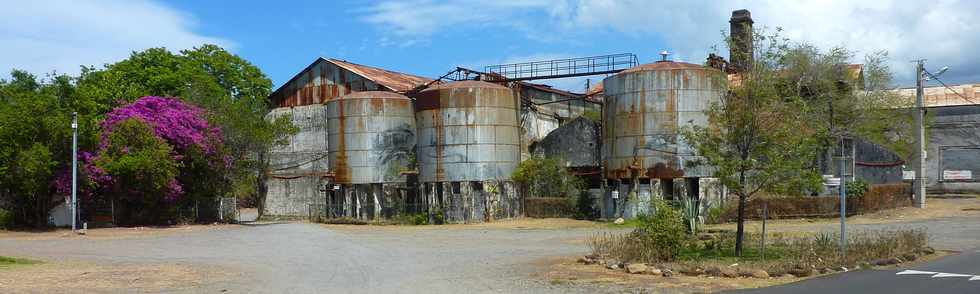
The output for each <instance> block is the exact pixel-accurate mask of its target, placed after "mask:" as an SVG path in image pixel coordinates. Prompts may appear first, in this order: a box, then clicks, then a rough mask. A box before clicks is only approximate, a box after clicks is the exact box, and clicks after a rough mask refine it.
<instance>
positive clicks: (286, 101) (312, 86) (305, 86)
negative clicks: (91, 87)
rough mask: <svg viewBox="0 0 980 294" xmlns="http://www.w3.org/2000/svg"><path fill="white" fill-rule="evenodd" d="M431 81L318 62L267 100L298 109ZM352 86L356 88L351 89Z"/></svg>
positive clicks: (348, 64)
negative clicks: (317, 79)
mask: <svg viewBox="0 0 980 294" xmlns="http://www.w3.org/2000/svg"><path fill="white" fill-rule="evenodd" d="M331 66H332V67H331ZM328 67H329V68H328ZM332 69H335V70H332ZM333 73H336V74H335V75H334V74H333ZM346 73H350V75H348V74H346ZM317 76H319V78H320V81H319V83H316V80H315V77H317ZM328 81H332V83H330V82H328ZM369 81H370V82H373V83H374V84H376V86H375V87H373V89H369V88H368V87H367V84H368V82H369ZM431 81H432V80H431V79H428V78H424V77H420V76H415V75H411V74H405V73H399V72H394V71H390V70H386V69H381V68H376V67H371V66H366V65H360V64H356V63H351V62H347V61H343V60H337V59H323V58H319V59H317V60H316V61H314V62H313V64H310V65H309V66H308V67H307V68H306V69H304V70H303V71H302V72H300V73H299V74H297V75H296V76H294V77H293V78H292V79H290V80H289V81H288V82H286V83H285V84H284V85H283V86H281V87H279V89H277V90H276V91H275V92H273V93H272V94H271V95H269V100H270V101H271V102H272V104H273V105H276V106H277V107H292V106H302V105H310V104H317V103H326V102H327V101H329V100H331V99H334V98H337V97H339V96H342V95H346V94H350V93H351V92H357V91H369V90H389V91H395V92H406V91H408V90H411V89H413V88H415V87H416V86H418V85H422V84H425V83H428V82H431ZM352 85H353V86H360V87H359V88H354V87H352ZM382 88H383V89H382Z"/></svg>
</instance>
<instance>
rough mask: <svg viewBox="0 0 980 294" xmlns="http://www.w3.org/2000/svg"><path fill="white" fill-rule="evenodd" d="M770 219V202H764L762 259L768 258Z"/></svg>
mask: <svg viewBox="0 0 980 294" xmlns="http://www.w3.org/2000/svg"><path fill="white" fill-rule="evenodd" d="M767 219H769V203H768V202H762V252H761V254H762V260H763V261H765V260H766V220H767Z"/></svg>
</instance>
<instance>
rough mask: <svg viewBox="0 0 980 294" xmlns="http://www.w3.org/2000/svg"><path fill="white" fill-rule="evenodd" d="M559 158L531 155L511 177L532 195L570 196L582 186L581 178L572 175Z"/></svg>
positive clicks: (575, 193) (576, 192)
mask: <svg viewBox="0 0 980 294" xmlns="http://www.w3.org/2000/svg"><path fill="white" fill-rule="evenodd" d="M561 162H562V160H561V159H556V158H541V157H531V158H530V159H528V160H525V161H523V162H521V164H520V165H518V166H517V169H516V170H514V175H513V176H512V179H513V180H514V181H516V182H517V183H519V184H521V185H522V186H523V187H524V188H525V189H527V192H528V195H529V196H533V197H572V196H575V195H578V193H579V190H580V189H581V188H582V187H583V186H584V182H583V181H582V179H579V178H578V177H576V176H574V175H572V174H571V173H570V172H568V170H567V169H565V167H564V166H562V164H561Z"/></svg>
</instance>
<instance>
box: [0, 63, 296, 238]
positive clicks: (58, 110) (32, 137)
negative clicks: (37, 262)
mask: <svg viewBox="0 0 980 294" xmlns="http://www.w3.org/2000/svg"><path fill="white" fill-rule="evenodd" d="M11 77H12V78H11V79H10V80H0V205H3V206H4V207H2V208H4V209H7V210H8V211H10V212H11V213H13V215H14V222H15V225H16V226H34V227H42V226H45V225H47V220H48V216H47V213H48V211H50V210H51V208H53V207H54V206H55V205H57V204H58V203H64V196H66V194H65V193H64V192H65V189H60V188H59V185H56V184H52V183H54V182H55V180H56V179H57V178H59V177H61V178H63V177H64V175H65V174H70V173H69V172H68V171H69V167H70V163H71V129H70V128H69V127H68V126H69V125H70V122H71V116H72V112H77V113H78V125H79V127H78V131H79V137H78V138H79V144H78V147H79V150H80V151H81V152H80V153H81V155H80V158H79V159H80V162H79V163H80V165H83V164H87V163H92V162H88V161H87V160H89V159H95V158H93V157H89V156H87V154H92V153H96V151H98V149H99V148H101V146H102V142H100V141H101V139H102V138H104V137H105V134H104V133H105V132H104V131H105V130H104V127H105V126H104V123H103V122H104V120H106V118H107V116H108V115H109V113H110V112H112V111H113V110H114V109H120V108H124V107H125V106H127V105H131V104H133V103H134V102H136V101H137V100H139V99H140V98H142V97H146V96H160V97H179V99H180V100H181V101H182V102H184V103H187V104H189V105H193V106H195V107H197V108H200V109H202V111H201V112H200V113H195V115H193V116H188V117H195V118H198V119H201V120H205V121H206V122H207V123H208V124H209V125H210V126H212V127H214V128H215V129H218V130H220V132H219V133H217V136H215V137H214V138H211V139H215V140H220V141H221V142H222V143H223V144H222V146H223V147H222V148H220V150H217V151H220V152H219V153H220V156H219V158H220V159H221V161H222V162H226V163H228V166H227V167H222V168H221V169H215V168H213V167H217V166H216V165H209V163H208V162H209V160H207V158H208V155H212V154H210V151H212V150H207V149H204V150H186V151H190V152H180V153H179V154H172V155H179V156H183V158H182V159H181V160H179V161H181V162H182V163H183V164H182V165H180V166H179V170H178V178H184V179H188V178H193V179H194V181H184V182H181V183H180V186H181V188H182V189H181V191H182V193H181V194H182V195H184V197H182V198H181V199H183V201H190V200H192V199H195V198H197V197H216V196H237V197H240V198H245V199H248V200H247V201H242V202H249V203H261V202H262V201H259V199H261V198H262V197H263V195H264V193H265V187H264V183H265V180H264V179H263V178H262V177H264V176H265V174H267V170H268V164H269V163H268V160H267V156H266V155H265V154H266V152H267V151H268V150H269V149H270V147H272V146H274V145H278V144H284V143H286V138H288V136H289V135H290V134H292V133H295V132H296V129H295V128H294V127H293V126H292V125H291V124H290V122H289V119H290V118H289V117H282V118H279V119H277V120H275V121H267V120H265V115H266V113H268V111H269V106H268V105H267V102H266V97H267V96H268V95H269V93H270V92H271V88H272V82H271V81H270V80H269V79H268V78H267V77H266V76H265V75H264V74H263V73H262V72H261V71H260V70H259V69H258V68H257V67H255V66H254V65H252V64H250V63H249V62H248V61H246V60H244V59H242V58H240V57H238V56H236V55H234V54H231V53H229V52H227V51H225V50H224V49H222V48H220V47H218V46H214V45H203V46H201V47H197V48H194V49H190V50H183V51H180V52H179V53H176V54H175V53H173V52H170V51H168V50H166V49H163V48H153V49H147V50H145V51H141V52H134V53H133V54H132V55H131V56H130V57H129V58H127V59H125V60H122V61H119V62H117V63H113V64H108V65H106V66H104V67H101V68H95V67H83V69H82V72H81V74H80V75H78V76H68V75H64V74H49V75H46V76H45V77H44V78H38V77H36V76H34V75H32V74H29V73H27V72H24V71H18V70H14V71H13V72H12V73H11ZM143 120H144V122H147V123H151V121H148V120H147V119H143ZM187 122H188V121H182V120H176V121H173V123H175V124H178V125H179V124H180V123H187ZM151 127H157V126H156V125H153V126H151ZM166 127H171V126H165V128H166ZM169 130H171V131H174V132H178V131H180V130H182V129H180V128H170V129H169ZM159 131H160V130H159V129H155V133H156V135H157V136H160V137H163V138H164V139H167V140H170V139H171V138H169V137H167V136H166V135H165V134H163V133H161V132H159ZM174 143H175V142H172V141H170V142H168V144H171V145H174ZM181 148H182V146H177V148H175V149H178V150H177V151H185V150H179V149H181ZM89 166H95V165H93V164H89ZM98 172H99V170H96V169H91V170H87V169H85V168H81V167H80V169H79V175H80V177H88V176H92V173H98ZM62 184H63V183H62ZM80 184H81V186H80V192H82V191H83V190H84V191H90V192H93V193H94V194H93V195H88V194H85V195H82V196H85V197H80V198H81V199H82V201H89V200H91V197H88V196H94V197H105V196H106V195H105V194H104V193H101V191H93V190H92V189H90V188H92V187H90V185H89V184H92V183H80ZM129 184H130V183H128V182H120V183H118V185H120V186H121V187H126V186H127V185H129ZM132 184H135V183H132ZM170 186H171V187H174V185H170ZM83 193H84V192H83ZM154 197H155V196H154ZM86 204H90V203H84V202H83V203H82V205H83V206H84V205H86ZM84 207H91V206H84Z"/></svg>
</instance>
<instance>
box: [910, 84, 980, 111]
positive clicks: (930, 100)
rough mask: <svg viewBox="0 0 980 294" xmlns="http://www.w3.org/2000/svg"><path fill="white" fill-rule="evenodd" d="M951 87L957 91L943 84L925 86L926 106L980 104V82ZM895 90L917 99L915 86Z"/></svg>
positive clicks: (924, 98)
mask: <svg viewBox="0 0 980 294" xmlns="http://www.w3.org/2000/svg"><path fill="white" fill-rule="evenodd" d="M950 88H952V89H953V90H955V91H956V93H954V92H953V91H951V90H949V89H946V87H943V86H937V87H926V88H924V89H923V92H925V93H924V94H925V95H924V97H922V98H923V100H924V101H923V102H924V103H925V105H926V107H940V106H957V105H978V104H980V84H962V85H955V86H950ZM895 91H896V92H898V93H899V94H901V95H902V96H905V97H908V98H909V99H911V100H912V101H915V88H904V89H897V90H895ZM957 93H959V95H957ZM960 95H962V97H960ZM964 98H965V99H964Z"/></svg>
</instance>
